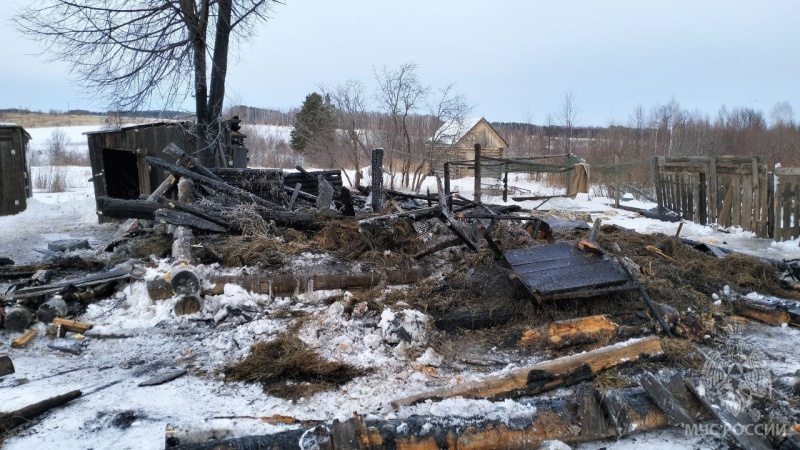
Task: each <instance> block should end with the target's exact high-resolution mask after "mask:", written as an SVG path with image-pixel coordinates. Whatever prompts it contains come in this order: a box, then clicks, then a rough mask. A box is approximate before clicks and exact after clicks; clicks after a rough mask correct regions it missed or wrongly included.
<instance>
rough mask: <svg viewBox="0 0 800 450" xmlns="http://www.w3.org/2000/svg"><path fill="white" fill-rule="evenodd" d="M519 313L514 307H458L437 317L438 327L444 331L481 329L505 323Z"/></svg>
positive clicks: (436, 323)
mask: <svg viewBox="0 0 800 450" xmlns="http://www.w3.org/2000/svg"><path fill="white" fill-rule="evenodd" d="M516 316H517V314H516V313H515V312H514V310H512V309H506V308H498V309H489V308H481V309H477V310H475V309H456V310H452V311H448V312H446V313H445V314H443V315H442V316H440V317H437V318H436V320H435V322H434V324H435V325H436V328H437V329H439V330H444V331H454V330H459V329H460V330H479V329H483V328H491V327H496V326H500V325H505V324H507V323H508V322H510V321H511V320H512V319H514V317H516Z"/></svg>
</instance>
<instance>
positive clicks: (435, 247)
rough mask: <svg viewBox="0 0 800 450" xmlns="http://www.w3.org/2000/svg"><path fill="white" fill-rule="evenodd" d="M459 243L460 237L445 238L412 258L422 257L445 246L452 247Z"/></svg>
mask: <svg viewBox="0 0 800 450" xmlns="http://www.w3.org/2000/svg"><path fill="white" fill-rule="evenodd" d="M459 244H461V239H459V238H452V239H446V240H444V241H441V242H439V243H438V244H435V245H432V246H430V247H428V248H426V249H425V250H422V251H421V252H419V253H417V254H415V255H414V259H422V258H424V257H426V256H428V255H432V254H434V253H436V252H439V251H442V250H444V249H446V248H450V247H454V246H456V245H459Z"/></svg>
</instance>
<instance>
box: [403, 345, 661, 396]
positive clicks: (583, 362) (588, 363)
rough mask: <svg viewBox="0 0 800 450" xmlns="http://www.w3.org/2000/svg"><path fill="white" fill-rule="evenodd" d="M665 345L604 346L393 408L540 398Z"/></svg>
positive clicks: (653, 353) (658, 351) (651, 354)
mask: <svg viewBox="0 0 800 450" xmlns="http://www.w3.org/2000/svg"><path fill="white" fill-rule="evenodd" d="M661 355H663V351H662V349H661V343H660V341H659V339H658V338H657V337H655V336H651V337H647V338H643V339H632V340H630V341H627V342H626V343H624V344H618V345H614V346H611V347H603V348H600V349H597V350H592V351H589V352H585V353H581V354H577V355H572V356H567V357H564V358H559V359H555V360H552V361H546V362H542V363H538V364H534V365H532V366H527V367H523V368H520V369H516V370H514V371H513V372H512V373H511V374H509V375H507V376H502V377H500V376H490V377H487V378H486V380H484V381H479V382H474V383H465V384H464V385H461V386H458V387H455V388H449V389H442V390H436V391H431V392H424V393H421V394H417V395H414V396H411V397H406V398H403V399H399V400H396V401H394V402H392V406H394V407H395V408H396V407H399V406H406V405H413V404H415V403H419V402H422V401H425V400H428V399H442V398H450V397H459V396H460V397H465V398H491V399H503V398H514V397H519V396H523V395H536V394H538V393H541V392H545V391H548V390H551V389H555V388H558V387H562V386H569V385H572V384H575V383H578V382H580V381H583V380H587V379H590V378H592V377H594V376H595V375H597V374H598V373H600V372H602V371H604V370H606V369H609V368H611V367H615V366H618V365H620V364H623V363H628V364H630V363H634V362H637V361H640V360H642V359H643V358H648V357H654V356H661Z"/></svg>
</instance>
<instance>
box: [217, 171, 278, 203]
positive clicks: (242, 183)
mask: <svg viewBox="0 0 800 450" xmlns="http://www.w3.org/2000/svg"><path fill="white" fill-rule="evenodd" d="M212 172H213V173H214V174H215V175H217V176H219V178H220V179H221V180H222V181H223V182H225V183H227V184H229V185H231V186H234V187H237V188H240V189H244V190H245V191H247V192H250V193H252V194H255V195H257V196H259V197H261V198H263V199H265V200H268V201H271V202H275V203H282V202H283V188H284V183H285V181H284V173H283V170H280V169H231V168H218V169H212Z"/></svg>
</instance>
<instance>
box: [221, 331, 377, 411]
mask: <svg viewBox="0 0 800 450" xmlns="http://www.w3.org/2000/svg"><path fill="white" fill-rule="evenodd" d="M369 372H370V369H362V368H358V367H354V366H351V365H349V364H345V363H341V362H335V361H327V360H325V359H323V358H322V357H321V356H320V355H318V354H317V353H315V352H314V351H313V350H311V349H310V348H309V347H308V346H307V345H306V344H305V343H304V342H303V341H301V340H300V339H298V338H297V337H294V336H291V335H288V334H281V335H278V337H277V338H276V339H275V340H272V341H270V342H259V343H256V344H254V345H253V347H252V349H251V352H250V355H249V356H247V357H246V358H244V359H243V360H241V361H240V362H238V363H236V364H234V365H233V366H231V367H229V368H227V369H226V370H225V374H226V376H227V378H228V379H229V380H231V381H245V382H250V383H260V384H261V385H262V386H264V391H265V392H267V393H268V394H270V395H274V396H276V397H281V398H289V399H298V398H300V397H307V396H309V395H313V394H314V393H316V392H319V391H322V390H327V389H332V388H334V387H335V386H340V385H342V384H344V383H347V382H348V381H350V380H352V379H353V378H355V377H358V376H362V375H365V374H367V373H369Z"/></svg>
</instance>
